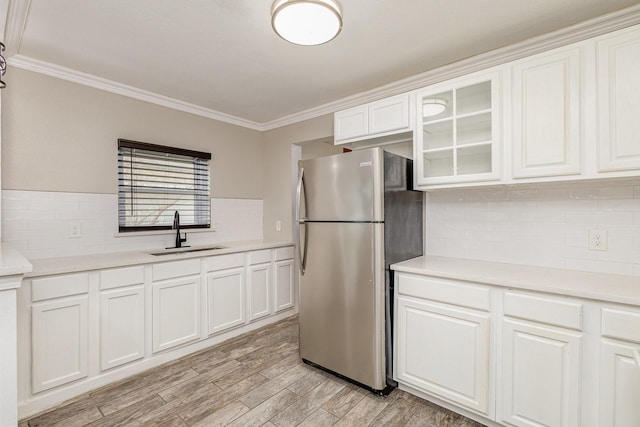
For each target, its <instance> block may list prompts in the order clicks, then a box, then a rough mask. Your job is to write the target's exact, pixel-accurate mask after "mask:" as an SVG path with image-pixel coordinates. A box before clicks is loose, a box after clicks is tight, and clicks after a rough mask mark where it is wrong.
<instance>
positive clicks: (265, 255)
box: [249, 249, 271, 264]
mask: <svg viewBox="0 0 640 427" xmlns="http://www.w3.org/2000/svg"><path fill="white" fill-rule="evenodd" d="M265 262H271V250H269V249H267V250H264V251H253V252H249V264H264V263H265Z"/></svg>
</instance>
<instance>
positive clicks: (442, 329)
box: [396, 297, 490, 415]
mask: <svg viewBox="0 0 640 427" xmlns="http://www.w3.org/2000/svg"><path fill="white" fill-rule="evenodd" d="M396 321H397V322H398V337H397V377H398V381H401V382H406V383H407V384H411V385H413V386H416V387H418V388H420V389H421V390H425V391H428V392H431V393H433V394H435V395H437V396H439V397H440V398H442V399H445V400H448V401H451V402H455V403H457V404H459V405H461V406H463V407H466V408H468V409H471V410H473V411H477V412H480V413H482V414H485V415H486V414H488V407H489V394H488V393H489V387H488V386H489V343H490V326H489V323H490V317H489V314H488V313H482V312H475V311H473V310H468V309H465V308H462V307H456V306H452V305H445V304H437V303H431V302H426V301H418V300H415V299H411V298H403V297H400V298H398V305H397V318H396Z"/></svg>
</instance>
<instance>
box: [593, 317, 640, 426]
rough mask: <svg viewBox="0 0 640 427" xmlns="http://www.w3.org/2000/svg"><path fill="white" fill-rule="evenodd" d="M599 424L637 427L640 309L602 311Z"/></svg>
mask: <svg viewBox="0 0 640 427" xmlns="http://www.w3.org/2000/svg"><path fill="white" fill-rule="evenodd" d="M601 334H602V338H601V340H600V399H599V400H600V424H599V425H602V426H604V425H606V426H611V427H622V426H636V425H639V424H640V405H638V396H640V310H630V309H629V308H626V307H625V308H604V309H602V331H601Z"/></svg>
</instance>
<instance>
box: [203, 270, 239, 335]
mask: <svg viewBox="0 0 640 427" xmlns="http://www.w3.org/2000/svg"><path fill="white" fill-rule="evenodd" d="M244 274H245V273H244V268H236V269H231V270H222V271H218V272H215V273H210V274H209V276H208V278H207V307H208V310H207V312H208V315H209V322H208V323H209V334H214V333H216V332H220V331H223V330H225V329H228V328H231V327H234V326H237V325H241V324H243V323H244V321H245V315H244V298H245V297H244Z"/></svg>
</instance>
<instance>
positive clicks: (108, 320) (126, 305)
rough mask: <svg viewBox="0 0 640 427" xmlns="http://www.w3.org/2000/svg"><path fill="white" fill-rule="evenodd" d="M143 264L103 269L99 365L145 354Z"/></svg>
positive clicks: (121, 362)
mask: <svg viewBox="0 0 640 427" xmlns="http://www.w3.org/2000/svg"><path fill="white" fill-rule="evenodd" d="M144 319H145V292H144V267H143V266H141V265H136V266H132V267H124V268H113V269H109V270H102V271H101V272H100V369H101V370H103V371H104V370H107V369H111V368H115V367H116V366H121V365H124V364H125V363H129V362H132V361H134V360H139V359H142V358H143V357H144V334H145V323H144V322H145V320H144Z"/></svg>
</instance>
